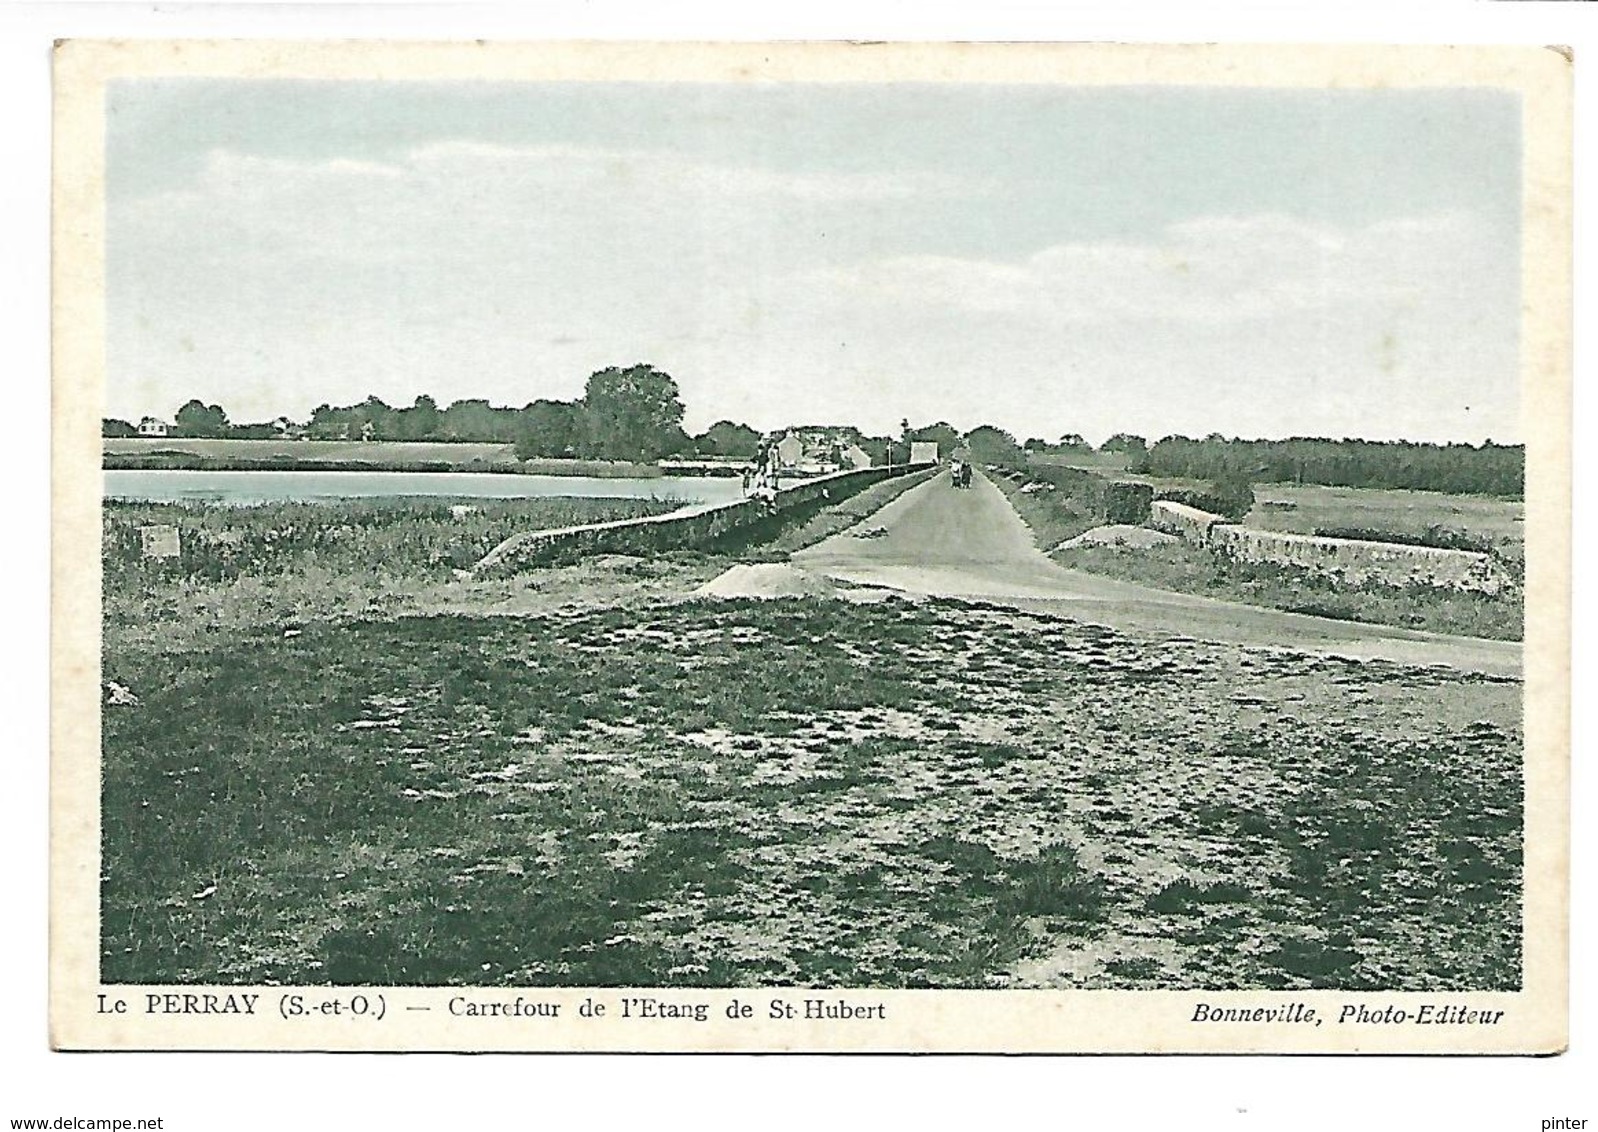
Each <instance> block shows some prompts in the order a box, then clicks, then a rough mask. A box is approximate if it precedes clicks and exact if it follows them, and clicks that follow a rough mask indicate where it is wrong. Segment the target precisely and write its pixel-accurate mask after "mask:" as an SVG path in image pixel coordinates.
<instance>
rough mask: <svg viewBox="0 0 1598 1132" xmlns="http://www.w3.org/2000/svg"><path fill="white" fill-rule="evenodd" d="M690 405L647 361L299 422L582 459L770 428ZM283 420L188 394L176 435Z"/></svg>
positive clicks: (733, 446)
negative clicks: (694, 425)
mask: <svg viewBox="0 0 1598 1132" xmlns="http://www.w3.org/2000/svg"><path fill="white" fill-rule="evenodd" d="M683 413H684V407H683V402H682V397H681V394H680V392H679V390H678V388H677V383H676V381H675V380H674V379H673V378H672V377H671V376H670V375H669V374H667V373H665V372H663V371H661V370H659V369H657V368H655V367H654V366H651V365H647V364H639V365H634V366H627V367H616V366H612V367H609V368H606V369H602V370H598V371H596V372H595V373H593V374H592V375H591V376H590V377H589V378H588V382H587V385H586V386H585V388H584V391H583V396H582V397H581V398H579V399H577V400H575V401H556V400H547V399H541V400H537V401H532V402H530V403H529V404H527V405H525V406H523V407H522V408H514V407H509V406H496V405H491V404H490V403H489V402H488V401H486V400H484V399H481V398H465V399H462V400H459V401H455V402H454V403H452V404H450V405H449V406H447V407H440V406H439V404H438V402H437V401H435V400H434V399H433V398H432V397H431V396H428V395H427V394H425V393H424V394H422V395H420V396H418V397H417V398H416V399H415V401H414V402H413V403H412V404H410V405H408V406H395V405H390V404H388V403H387V402H386V401H384V400H383V399H382V398H381V397H377V396H375V395H373V396H369V397H367V398H366V400H364V401H361V402H359V403H357V404H353V405H329V404H322V405H318V406H317V407H316V408H315V409H314V410H313V411H312V413H311V416H310V419H309V421H307V422H305V423H303V424H297V423H296V424H292V425H290V428H289V431H290V432H291V433H292V435H296V436H305V437H308V438H310V439H312V440H406V441H432V442H451V441H463V442H465V441H470V442H477V443H484V444H514V445H515V446H516V453H517V455H518V456H519V457H521V458H522V459H532V458H536V457H546V458H581V459H600V460H631V461H640V462H649V461H654V460H658V459H660V458H661V457H663V456H711V457H726V458H737V459H749V458H752V457H753V456H754V454H755V451H756V449H757V447H758V446H759V444H760V439H761V437H760V433H759V432H757V431H756V430H755V429H753V428H750V427H749V426H748V425H745V424H738V423H736V422H734V421H718V422H716V423H715V424H713V425H711V426H710V428H708V429H707V430H705V432H703V433H701V434H700V435H698V436H690V435H689V434H688V433H687V432H685V431H684V430H683V427H682V419H683ZM284 431H285V430H284V428H282V427H280V423H279V422H271V423H249V424H237V423H234V422H232V421H230V420H229V419H228V414H227V412H226V410H224V409H223V408H222V406H220V405H207V404H206V403H205V402H203V401H201V400H199V399H194V400H190V401H188V402H187V403H186V404H184V405H183V406H182V407H181V408H179V409H178V411H177V413H176V414H175V416H174V418H173V422H172V424H171V426H170V427H169V428H168V435H171V436H179V437H201V438H231V439H241V440H243V439H261V438H270V437H274V436H280V435H282V434H283V432H284ZM101 432H102V435H104V436H109V437H128V436H135V435H138V429H137V427H136V426H134V425H133V424H131V423H130V422H128V421H123V420H116V419H106V420H104V421H103V422H102V429H101Z"/></svg>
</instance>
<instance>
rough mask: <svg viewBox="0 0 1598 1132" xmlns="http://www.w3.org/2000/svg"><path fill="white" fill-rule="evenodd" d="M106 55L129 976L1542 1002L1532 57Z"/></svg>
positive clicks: (110, 376)
mask: <svg viewBox="0 0 1598 1132" xmlns="http://www.w3.org/2000/svg"><path fill="white" fill-rule="evenodd" d="M105 91H106V94H105V105H104V123H105V137H104V153H105V183H104V217H103V219H104V226H105V227H104V265H105V277H104V283H105V301H104V317H105V357H104V365H105V381H104V390H103V413H102V429H101V434H102V437H101V441H100V444H101V460H102V465H103V503H102V509H101V540H102V541H101V548H100V554H101V564H100V566H101V572H102V574H101V576H102V581H101V595H100V608H99V616H100V621H101V629H100V632H101V657H100V666H101V667H100V674H99V680H100V687H101V695H100V703H101V708H100V711H101V727H100V733H101V744H100V751H99V758H100V833H99V838H100V843H99V876H98V893H99V896H98V899H99V923H98V931H99V937H98V963H99V978H100V980H101V981H102V982H103V983H105V984H127V985H138V984H147V985H163V986H171V985H179V986H181V985H203V986H220V987H228V986H260V985H278V986H315V985H328V986H362V987H401V986H416V987H435V986H449V987H453V986H460V987H518V988H525V987H533V988H537V987H641V988H687V987H725V988H749V987H772V988H781V987H814V988H840V989H847V988H884V989H918V988H919V989H927V988H940V989H941V988H962V989H976V990H1016V989H1052V990H1123V991H1216V992H1220V991H1259V992H1266V991H1270V992H1280V991H1287V992H1291V991H1299V990H1304V991H1308V990H1338V991H1347V992H1357V991H1367V992H1369V991H1384V992H1417V991H1420V992H1491V991H1506V992H1513V991H1519V990H1521V989H1522V988H1523V986H1524V984H1525V980H1526V977H1527V976H1526V971H1525V965H1524V959H1523V945H1524V939H1525V936H1524V930H1523V928H1524V925H1523V916H1524V899H1523V897H1524V891H1525V873H1524V851H1525V845H1526V838H1525V816H1526V806H1525V798H1526V794H1525V782H1526V778H1525V765H1524V755H1525V739H1524V733H1525V719H1524V718H1523V694H1524V691H1525V686H1524V681H1523V674H1522V640H1523V630H1524V627H1525V625H1526V616H1525V593H1526V584H1525V579H1526V558H1527V556H1526V529H1525V522H1526V505H1525V495H1526V448H1525V442H1526V436H1525V435H1524V434H1523V414H1522V395H1521V388H1522V386H1521V378H1522V372H1523V361H1524V359H1523V346H1524V343H1523V341H1522V329H1521V327H1522V322H1521V319H1522V305H1523V300H1524V299H1525V293H1524V292H1525V284H1524V282H1523V274H1522V273H1523V251H1524V244H1523V232H1522V217H1523V212H1524V209H1523V205H1524V201H1523V199H1522V192H1523V183H1524V174H1525V167H1524V153H1523V137H1522V131H1523V116H1522V104H1521V97H1520V95H1519V94H1517V93H1516V92H1515V91H1514V90H1511V89H1503V88H1495V87H1491V86H1464V85H1447V84H1444V85H1415V84H1409V85H1395V86H1370V85H1364V86H1361V85H1353V84H1342V85H1337V86H1333V85H1327V86H1325V87H1314V86H1305V85H1297V86H1291V87H1289V86H1281V87H1272V86H1255V85H1247V86H1245V85H1235V86H1217V85H1192V86H1183V85H1172V84H1169V83H1165V84H1159V85H1138V84H1137V83H1136V82H1128V83H1125V84H1121V85H1113V84H1104V83H1102V82H1101V83H1093V84H1081V85H1078V84H1075V83H1073V82H1072V81H1071V79H1070V76H1069V75H1068V74H1065V75H1061V77H1060V78H1059V80H1058V81H1054V82H1036V81H1027V82H1020V81H1016V82H1008V81H992V82H983V83H975V82H930V81H925V82H923V81H917V82H898V81H894V82H873V81H855V82H816V81H786V80H783V79H780V78H776V79H764V78H762V79H758V80H750V81H743V82H710V81H706V82H693V81H670V82H651V81H632V80H629V79H628V78H627V77H626V76H625V75H623V76H619V77H617V78H615V79H607V78H601V79H597V80H594V79H588V80H583V81H553V80H551V81H543V80H539V81H507V80H501V79H493V80H486V79H485V80H483V81H465V80H448V81H435V80H419V79H418V80H410V79H402V78H392V79H391V78H382V79H374V78H352V79H342V80H338V81H333V80H323V79H301V78H277V77H268V78H251V77H218V76H210V77H206V76H202V75H195V76H192V77H122V78H116V79H114V80H112V81H110V82H109V83H107V85H106V87H105ZM1438 1001H1439V1002H1446V1001H1449V1000H1446V999H1442V998H1439V999H1438Z"/></svg>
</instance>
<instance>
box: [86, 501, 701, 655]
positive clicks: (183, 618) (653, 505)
mask: <svg viewBox="0 0 1598 1132" xmlns="http://www.w3.org/2000/svg"><path fill="white" fill-rule="evenodd" d="M455 506H460V507H465V508H470V510H467V511H465V512H463V513H461V514H457V513H455V511H453V510H452V508H453V507H455ZM676 506H677V504H676V502H675V501H671V500H653V499H637V500H632V499H582V498H558V497H549V498H537V499H503V500H495V499H472V500H464V499H461V500H457V499H450V498H445V497H428V498H408V497H391V498H386V499H361V500H347V501H344V502H339V503H331V502H329V503H276V504H266V505H261V506H254V507H230V506H224V505H217V504H211V503H117V502H107V503H106V504H105V505H104V511H103V520H102V542H101V560H102V565H103V568H104V580H103V584H102V625H103V634H104V637H105V643H106V649H107V655H108V658H114V657H115V656H116V655H117V654H118V653H119V652H120V651H121V650H123V649H129V650H137V649H148V648H160V647H168V646H176V645H178V644H179V643H192V642H196V641H200V642H203V641H206V640H214V639H218V638H222V637H226V636H228V635H229V634H232V633H236V632H243V631H248V630H250V629H255V628H260V627H263V626H279V627H281V626H292V625H298V624H301V623H302V622H305V621H308V620H315V619H318V618H323V619H326V618H355V617H373V616H384V615H398V614H403V613H418V612H429V611H432V610H435V609H449V608H456V607H458V606H459V605H460V604H462V603H463V602H465V603H470V604H473V605H475V606H477V607H484V606H489V607H491V606H492V605H494V604H496V603H502V602H512V603H513V607H515V608H523V607H525V603H522V604H520V605H516V604H515V603H514V599H515V597H516V595H517V594H518V593H519V592H525V591H527V590H528V589H530V588H532V589H536V587H537V583H536V582H535V581H534V580H532V579H523V580H520V581H515V582H506V583H499V584H496V585H492V586H485V585H473V584H472V583H470V582H469V581H466V580H463V579H461V578H460V577H459V576H458V574H457V571H458V570H461V569H465V568H469V567H470V566H472V565H474V564H475V563H476V562H477V560H478V559H480V558H481V557H482V556H483V555H484V554H486V553H487V552H488V551H489V550H491V549H492V548H493V547H494V546H496V545H498V544H499V543H500V542H501V541H503V540H504V539H505V538H507V537H509V536H510V535H512V534H516V533H519V532H522V531H529V530H539V529H546V528H552V527H563V526H570V525H572V524H574V523H587V522H601V521H604V520H607V519H622V518H629V517H632V516H638V515H654V514H662V513H664V512H667V511H670V510H672V509H673V508H674V507H676ZM150 524H169V525H172V526H176V527H177V528H178V530H179V537H180V544H181V548H182V554H181V556H179V557H177V558H169V559H146V558H144V557H143V556H142V550H141V538H140V534H139V528H140V527H141V526H145V525H150ZM594 573H595V568H594V566H593V565H592V564H590V565H589V566H586V567H583V568H581V569H578V570H573V571H567V572H565V573H564V574H559V575H555V577H567V578H571V579H572V582H571V583H570V586H569V587H568V588H579V587H580V585H581V583H580V582H578V581H577V579H581V578H589V579H592V578H593V575H594ZM547 581H548V579H546V583H547Z"/></svg>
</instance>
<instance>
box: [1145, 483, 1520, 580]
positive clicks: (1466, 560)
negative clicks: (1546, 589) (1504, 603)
mask: <svg viewBox="0 0 1598 1132" xmlns="http://www.w3.org/2000/svg"><path fill="white" fill-rule="evenodd" d="M1150 514H1151V518H1150V523H1151V525H1152V526H1154V527H1155V528H1157V529H1159V530H1162V531H1169V532H1171V533H1172V534H1178V535H1181V536H1182V537H1183V538H1184V539H1186V540H1187V541H1188V542H1191V543H1193V544H1194V545H1195V546H1204V547H1208V548H1209V549H1210V550H1211V551H1213V552H1215V553H1216V554H1219V555H1223V556H1224V557H1226V558H1230V559H1231V560H1232V561H1234V562H1250V563H1257V564H1263V565H1271V566H1286V567H1290V568H1292V569H1296V570H1302V571H1304V572H1305V573H1308V574H1315V575H1318V576H1320V577H1323V578H1330V579H1332V580H1334V581H1337V582H1339V583H1341V584H1343V585H1349V586H1369V585H1375V586H1391V587H1397V588H1403V587H1406V586H1429V587H1432V588H1434V589H1450V590H1463V591H1467V592H1471V593H1483V594H1496V593H1500V592H1502V591H1504V590H1506V589H1510V588H1512V587H1513V586H1514V584H1515V583H1514V579H1513V578H1512V577H1511V576H1510V574H1509V572H1508V571H1507V570H1505V569H1504V568H1503V566H1501V565H1500V564H1499V563H1498V562H1496V561H1494V560H1493V558H1492V556H1491V555H1488V554H1481V553H1479V552H1476V551H1470V550H1444V549H1441V548H1439V547H1434V546H1408V545H1405V544H1403V543H1394V542H1375V541H1371V540H1368V539H1350V538H1325V537H1322V536H1319V535H1300V534H1292V533H1289V532H1287V531H1262V530H1258V529H1256V528H1254V527H1244V526H1239V525H1238V524H1236V523H1232V522H1229V521H1227V519H1226V518H1225V517H1224V516H1222V515H1215V514H1212V513H1210V512H1208V511H1200V510H1199V509H1198V508H1196V507H1188V506H1186V505H1185V504H1181V503H1173V502H1171V501H1169V500H1164V499H1157V500H1155V501H1154V504H1153V506H1152V508H1151V513H1150Z"/></svg>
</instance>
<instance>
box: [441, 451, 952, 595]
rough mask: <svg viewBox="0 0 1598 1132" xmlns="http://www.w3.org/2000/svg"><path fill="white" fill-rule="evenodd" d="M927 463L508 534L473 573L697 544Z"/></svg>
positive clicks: (803, 511)
mask: <svg viewBox="0 0 1598 1132" xmlns="http://www.w3.org/2000/svg"><path fill="white" fill-rule="evenodd" d="M928 467H929V465H925V464H905V465H899V466H896V467H891V468H889V467H882V468H862V469H860V470H858V471H850V472H838V473H835V474H833V475H830V476H818V477H817V478H815V479H813V480H806V481H804V482H803V483H797V484H794V485H793V486H791V487H785V488H783V489H782V490H781V491H779V492H777V493H776V495H775V496H774V497H773V498H771V499H758V498H747V499H739V500H736V501H734V502H732V503H721V504H713V505H710V506H707V507H700V508H693V509H690V510H686V511H678V512H673V513H672V514H670V515H655V516H650V517H646V518H641V519H622V520H618V521H615V522H610V523H588V524H585V525H582V526H576V527H563V528H560V529H557V530H547V531H528V532H526V533H525V534H519V535H513V536H511V537H510V538H508V539H506V540H505V541H504V542H502V543H500V544H499V545H498V546H496V547H495V548H494V549H493V550H491V551H489V552H488V553H487V554H486V555H484V556H483V558H482V560H481V561H480V562H478V564H477V565H476V567H474V568H473V570H472V573H473V574H474V575H476V576H478V577H500V576H504V575H506V574H514V573H517V572H519V571H521V570H525V569H528V568H529V567H533V566H541V565H545V564H547V563H550V562H554V561H560V560H564V559H569V558H577V557H582V556H584V555H590V554H640V555H647V554H656V553H660V552H663V551H668V550H683V549H687V548H690V547H703V546H706V545H708V544H711V543H715V542H719V541H724V540H727V539H742V538H749V539H750V540H751V541H753V536H755V535H757V534H758V533H759V532H760V531H762V530H763V529H765V528H767V527H779V526H782V525H784V524H786V523H788V522H790V521H795V520H798V519H801V518H804V517H807V516H808V515H809V514H810V513H811V512H813V511H814V510H816V509H818V508H820V507H826V506H830V505H831V504H834V503H838V502H841V501H842V500H844V499H847V498H848V497H849V496H851V495H853V494H855V493H856V492H858V491H862V490H864V489H865V488H867V487H870V486H871V485H872V484H875V483H880V482H881V481H883V480H886V479H891V478H893V477H895V476H901V475H907V474H909V473H912V472H921V471H925V470H926V469H927V468H928Z"/></svg>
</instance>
